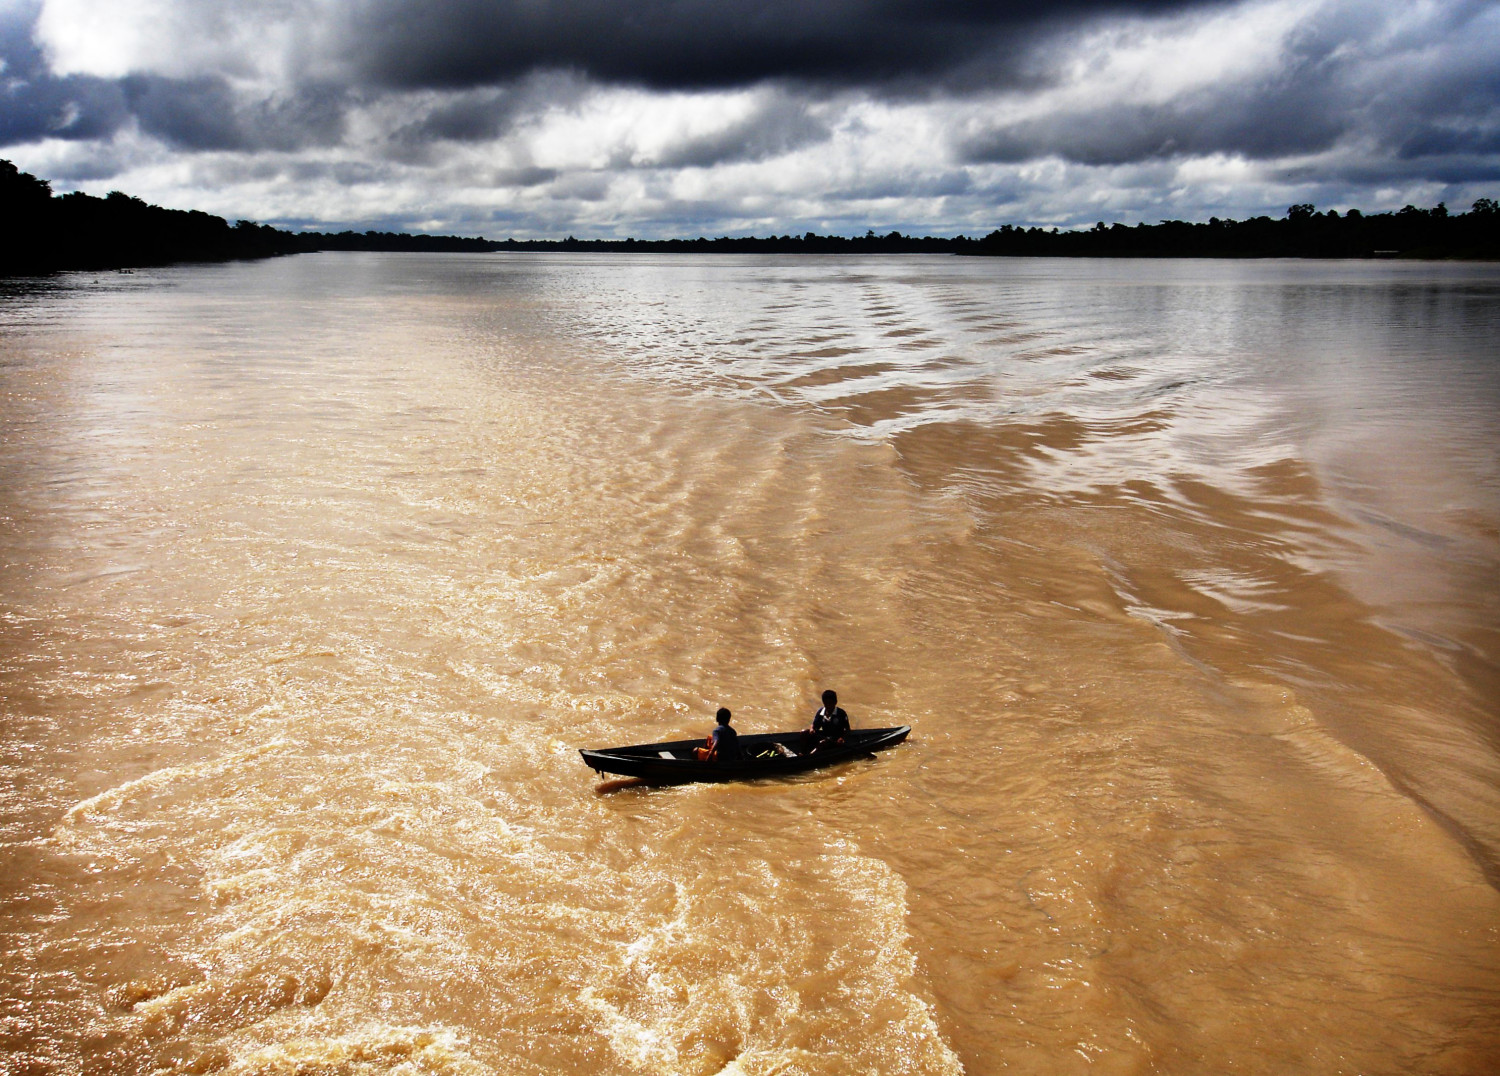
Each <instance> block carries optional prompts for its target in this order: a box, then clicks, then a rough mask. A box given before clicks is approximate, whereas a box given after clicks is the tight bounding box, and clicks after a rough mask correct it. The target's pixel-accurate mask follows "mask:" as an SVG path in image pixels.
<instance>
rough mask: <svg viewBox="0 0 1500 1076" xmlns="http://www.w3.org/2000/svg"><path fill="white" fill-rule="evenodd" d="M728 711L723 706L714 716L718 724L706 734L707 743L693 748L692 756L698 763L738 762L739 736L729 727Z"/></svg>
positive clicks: (739, 756)
mask: <svg viewBox="0 0 1500 1076" xmlns="http://www.w3.org/2000/svg"><path fill="white" fill-rule="evenodd" d="M729 717H730V714H729V710H728V709H727V708H725V707H723V706H721V707H719V712H718V713H717V714H715V715H714V719H715V720H716V721H718V724H717V725H716V726H715V727H714V730H713V731H712V732H710V733H709V734H708V743H707V744H706V745H705V746H703V747H695V748H693V756H694V757H695V758H697V759H698V761H699V762H738V761H740V759H741V757H742V756H741V754H740V735H739V733H737V732H735V731H734V729H732V728H730V727H729Z"/></svg>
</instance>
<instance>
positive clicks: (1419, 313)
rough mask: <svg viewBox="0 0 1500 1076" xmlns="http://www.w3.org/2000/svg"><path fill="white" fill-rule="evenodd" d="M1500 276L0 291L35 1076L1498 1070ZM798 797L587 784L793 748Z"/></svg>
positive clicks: (810, 268) (1074, 270) (497, 269)
mask: <svg viewBox="0 0 1500 1076" xmlns="http://www.w3.org/2000/svg"><path fill="white" fill-rule="evenodd" d="M1497 330H1500V269H1497V268H1495V267H1492V266H1461V265H1454V266H1448V265H1418V264H1391V263H1380V264H1356V263H1349V264H1343V263H1312V262H1309V263H1285V262H1275V263H1224V262H1107V263H1094V262H1079V261H1069V262H1045V261H1024V262H1015V261H1008V260H964V259H957V258H920V257H914V258H872V259H844V258H828V259H819V258H796V259H776V258H691V257H677V258H667V259H649V258H628V257H619V258H609V257H587V258H573V259H570V258H565V257H556V258H544V257H526V256H514V257H502V256H452V257H442V256H415V255H369V256H365V255H318V256H302V257H298V258H294V259H286V260H282V261H276V262H267V263H258V264H246V265H231V266H215V267H186V268H176V269H166V270H158V271H152V272H140V273H135V274H121V275H114V274H112V275H90V274H83V275H77V276H72V277H67V278H63V279H61V280H59V281H55V282H52V283H49V284H46V285H41V286H38V285H31V286H22V285H18V284H11V285H8V290H6V291H5V292H4V293H3V295H0V393H3V399H4V407H3V410H0V615H3V617H4V621H3V628H0V631H3V635H0V692H3V705H4V730H3V740H0V750H3V759H0V761H3V771H0V797H3V799H0V823H3V830H0V838H3V841H4V844H3V849H0V900H3V904H0V931H3V933H0V974H3V978H0V1051H4V1052H3V1053H0V1057H3V1058H4V1060H5V1064H6V1067H7V1071H16V1072H23V1071H37V1072H48V1071H57V1072H72V1071H78V1070H80V1069H83V1070H86V1071H90V1072H121V1073H134V1072H145V1071H151V1070H153V1069H161V1070H166V1071H195V1072H209V1071H213V1072H218V1071H224V1072H235V1073H250V1072H267V1073H270V1072H293V1071H296V1072H320V1073H321V1072H340V1073H342V1072H350V1073H354V1072H463V1073H468V1072H474V1073H488V1072H495V1073H555V1072H580V1073H582V1072H589V1073H593V1072H604V1073H611V1072H614V1073H631V1072H642V1073H695V1074H697V1073H704V1074H707V1073H717V1072H731V1073H732V1072H741V1073H765V1074H770V1073H845V1072H878V1073H902V1072H911V1073H943V1072H958V1071H965V1072H969V1073H976V1074H980V1073H992V1072H1002V1071H1006V1072H1009V1071H1014V1072H1035V1073H1049V1074H1050V1073H1069V1072H1111V1073H1113V1072H1160V1073H1200V1072H1278V1073H1320V1074H1321V1073H1334V1072H1349V1073H1354V1072H1361V1073H1404V1072H1434V1073H1486V1072H1490V1071H1493V1070H1494V1067H1495V1065H1496V1063H1497V1059H1500V894H1497V891H1496V889H1495V883H1496V881H1497V879H1500V713H1497V710H1500V707H1497V705H1496V703H1497V698H1500V676H1497V658H1500V632H1497V627H1500V582H1497V580H1500V362H1497V358H1496V350H1495V346H1494V341H1495V339H1497V337H1500V332H1497ZM824 686H833V687H836V688H838V689H839V691H840V694H841V697H842V701H843V702H844V704H845V705H846V707H847V708H848V709H849V710H850V712H851V714H852V715H853V717H854V719H855V721H856V723H857V724H871V725H887V724H899V723H910V724H912V725H913V726H914V729H915V731H914V733H913V736H912V738H911V740H910V741H909V743H908V744H907V745H905V746H903V747H901V748H899V749H897V750H895V751H892V752H888V753H887V754H885V755H883V756H881V757H880V758H879V760H878V761H875V762H860V763H854V764H850V765H848V766H845V767H842V768H839V769H835V770H831V771H826V772H821V773H817V774H812V775H808V776H806V777H802V778H798V779H794V780H789V781H784V782H774V783H756V784H744V785H734V786H691V787H682V788H673V789H655V790H652V789H645V788H639V787H629V786H626V787H619V786H616V785H612V784H609V783H606V782H601V781H600V780H599V779H598V778H597V777H596V776H595V775H594V774H593V773H592V772H591V771H589V770H587V769H586V768H585V767H584V766H583V765H582V764H581V763H580V761H579V759H578V756H577V754H576V752H575V748H576V747H578V746H581V745H591V746H603V745H610V744H619V743H630V742H638V741H642V740H652V739H666V738H672V737H675V736H678V735H697V734H700V733H702V732H703V731H706V728H707V727H708V723H709V719H708V715H709V714H711V712H712V710H713V708H714V707H716V706H718V705H720V704H725V705H729V706H731V707H733V708H734V710H735V712H736V717H737V721H736V723H737V724H738V725H739V726H740V727H741V728H742V729H744V730H747V731H765V730H770V729H773V728H790V727H796V726H797V725H800V724H803V723H805V721H806V719H807V717H808V715H809V714H810V712H811V708H812V707H813V705H814V704H815V696H816V693H817V691H818V690H820V689H821V688H822V687H824Z"/></svg>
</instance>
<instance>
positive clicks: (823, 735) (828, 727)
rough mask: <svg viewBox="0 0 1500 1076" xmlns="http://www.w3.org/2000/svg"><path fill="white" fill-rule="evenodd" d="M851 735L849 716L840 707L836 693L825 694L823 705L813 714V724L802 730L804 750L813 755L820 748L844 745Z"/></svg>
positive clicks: (828, 692) (826, 692)
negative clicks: (845, 739)
mask: <svg viewBox="0 0 1500 1076" xmlns="http://www.w3.org/2000/svg"><path fill="white" fill-rule="evenodd" d="M847 735H849V715H848V714H846V713H844V708H843V707H842V706H840V705H839V696H838V692H836V691H825V692H823V705H822V707H820V708H819V710H818V712H817V713H815V714H813V720H812V724H811V725H810V726H808V727H807V728H805V729H803V730H802V743H803V745H804V748H805V749H806V750H807V751H808V752H809V753H812V752H814V751H816V750H818V748H820V747H827V746H829V745H830V744H837V743H843V742H844V737H845V736H847Z"/></svg>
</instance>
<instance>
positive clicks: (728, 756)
mask: <svg viewBox="0 0 1500 1076" xmlns="http://www.w3.org/2000/svg"><path fill="white" fill-rule="evenodd" d="M708 742H709V743H710V744H712V745H713V752H714V760H715V761H717V762H738V761H739V760H740V734H739V733H737V732H735V731H734V729H732V728H730V727H729V726H728V725H715V726H714V730H713V732H711V733H709V734H708Z"/></svg>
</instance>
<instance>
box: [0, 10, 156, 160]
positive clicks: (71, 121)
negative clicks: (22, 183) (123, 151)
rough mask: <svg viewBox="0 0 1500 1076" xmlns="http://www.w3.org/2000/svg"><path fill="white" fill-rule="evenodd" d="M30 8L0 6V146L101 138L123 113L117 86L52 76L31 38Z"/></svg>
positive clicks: (32, 16) (126, 114)
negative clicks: (49, 139)
mask: <svg viewBox="0 0 1500 1076" xmlns="http://www.w3.org/2000/svg"><path fill="white" fill-rule="evenodd" d="M35 17H36V11H35V9H34V8H31V9H28V8H20V9H13V10H10V11H3V10H0V63H3V64H4V70H3V72H0V146H11V145H17V144H19V143H23V142H34V141H36V140H37V139H41V138H70V139H87V138H107V137H109V135H111V134H112V133H114V131H115V130H116V129H117V128H119V126H120V125H121V124H122V123H124V122H125V121H126V120H127V119H128V117H129V110H128V108H127V106H126V103H125V97H124V94H123V93H122V92H121V90H120V87H119V85H118V84H116V83H114V82H112V81H109V80H105V79H97V78H89V77H87V76H80V75H75V76H70V77H67V78H54V77H53V76H52V74H51V72H50V71H49V70H48V68H47V62H46V59H45V58H44V57H43V56H42V53H41V50H39V49H38V48H37V46H36V43H35V42H34V41H33V40H32V23H33V22H34V20H35Z"/></svg>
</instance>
